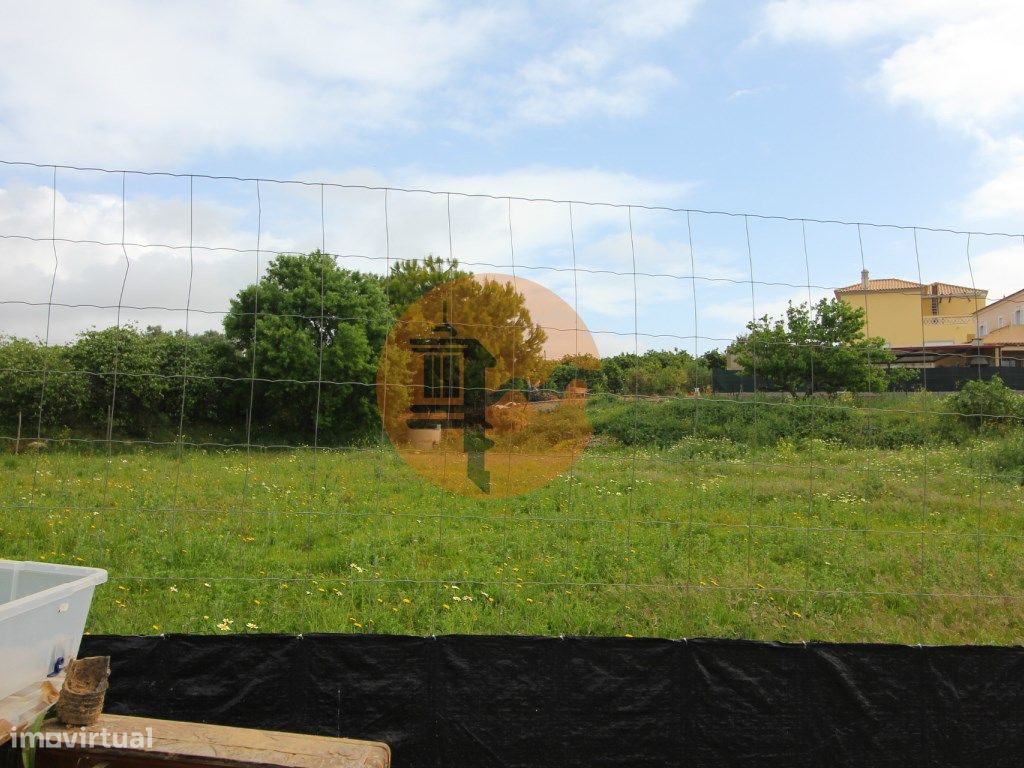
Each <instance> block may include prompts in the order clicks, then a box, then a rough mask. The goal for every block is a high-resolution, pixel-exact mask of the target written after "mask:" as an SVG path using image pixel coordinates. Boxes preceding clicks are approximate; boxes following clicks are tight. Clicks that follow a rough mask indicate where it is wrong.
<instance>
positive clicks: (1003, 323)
mask: <svg viewBox="0 0 1024 768" xmlns="http://www.w3.org/2000/svg"><path fill="white" fill-rule="evenodd" d="M999 327H1000V328H1005V327H1006V318H1005V317H1002V316H1000V318H999Z"/></svg>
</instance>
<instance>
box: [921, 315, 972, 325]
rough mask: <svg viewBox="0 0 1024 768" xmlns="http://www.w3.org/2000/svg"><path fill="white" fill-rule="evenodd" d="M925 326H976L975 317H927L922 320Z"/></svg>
mask: <svg viewBox="0 0 1024 768" xmlns="http://www.w3.org/2000/svg"><path fill="white" fill-rule="evenodd" d="M921 322H922V323H923V324H924V325H970V326H972V327H973V326H974V325H976V322H977V321H976V320H975V319H974V315H927V316H926V317H923V318H921Z"/></svg>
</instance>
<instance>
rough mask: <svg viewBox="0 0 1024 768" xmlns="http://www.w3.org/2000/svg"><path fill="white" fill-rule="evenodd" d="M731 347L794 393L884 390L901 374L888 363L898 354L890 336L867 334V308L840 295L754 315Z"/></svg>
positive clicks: (748, 367)
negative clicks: (892, 348)
mask: <svg viewBox="0 0 1024 768" xmlns="http://www.w3.org/2000/svg"><path fill="white" fill-rule="evenodd" d="M730 349H731V350H732V351H733V352H735V353H736V359H737V361H738V362H739V364H740V365H742V366H743V368H744V371H745V372H746V373H748V374H756V375H757V377H758V378H760V379H766V380H769V381H771V382H772V383H774V384H775V385H776V386H778V387H780V388H782V389H784V390H785V391H787V392H790V393H792V394H797V393H803V394H811V393H812V391H820V392H830V393H834V392H838V391H840V390H850V391H854V392H879V391H884V390H885V389H886V388H887V387H888V385H889V382H890V381H891V380H892V379H893V378H898V377H899V376H900V372H899V371H890V370H889V369H888V367H887V364H889V363H891V362H892V361H893V360H895V356H894V355H893V353H892V352H891V351H890V350H889V348H888V347H887V346H886V343H885V339H882V338H879V337H868V336H865V335H864V310H863V309H861V308H859V307H853V306H850V305H849V304H847V303H846V302H844V301H841V300H839V299H831V300H829V299H822V300H821V301H819V302H818V303H817V304H815V305H813V306H809V305H808V304H807V303H803V304H799V305H793V304H792V303H791V304H790V305H789V308H788V309H787V310H786V315H785V317H783V318H774V319H773V318H769V317H768V316H767V315H765V316H764V317H762V318H760V319H759V320H756V321H751V322H749V323H747V333H746V334H745V335H744V336H741V337H740V338H739V339H737V340H736V342H734V344H733V345H732V347H730Z"/></svg>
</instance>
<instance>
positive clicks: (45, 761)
mask: <svg viewBox="0 0 1024 768" xmlns="http://www.w3.org/2000/svg"><path fill="white" fill-rule="evenodd" d="M40 734H41V735H44V736H46V737H49V738H51V739H61V738H71V737H74V738H75V739H76V741H75V742H74V743H75V746H72V747H70V748H69V747H63V748H61V749H45V748H44V749H40V750H39V751H38V753H37V754H38V757H37V760H38V764H39V766H40V768H71V767H72V766H89V765H95V764H96V763H98V762H102V763H105V764H107V765H109V766H110V768H140V767H145V766H149V767H150V768H151V767H152V765H153V764H154V763H157V764H159V765H160V766H163V767H164V768H166V767H167V766H229V767H232V768H251V767H252V766H263V767H270V766H274V767H282V768H389V766H390V765H391V750H390V748H389V747H388V745H387V744H384V743H381V742H375V741H359V740H355V739H340V738H334V737H331V736H308V735H304V734H298V733H283V732H279V731H259V730H254V729H249V728H231V727H228V726H222V725H206V724H203V723H184V722H176V721H170V720H153V719H150V718H141V717H125V716H121V715H102V716H101V717H100V720H99V722H97V723H96V724H95V725H92V726H89V727H87V728H85V729H81V728H71V727H68V726H64V725H62V724H61V723H59V722H57V721H55V720H50V721H47V722H46V723H45V724H44V725H43V729H42V731H40ZM104 734H105V735H106V741H104V740H103V736H104ZM90 735H92V739H93V741H92V746H82V745H83V744H88V740H89V736H90ZM133 735H134V738H133ZM147 736H151V739H150V740H149V744H148V745H147V746H143V747H141V748H140V745H141V744H142V743H143V742H144V741H145V740H146V738H147ZM65 743H67V742H65Z"/></svg>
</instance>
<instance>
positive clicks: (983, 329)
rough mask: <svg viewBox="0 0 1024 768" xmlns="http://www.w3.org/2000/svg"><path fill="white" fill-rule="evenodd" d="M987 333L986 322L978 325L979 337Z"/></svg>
mask: <svg viewBox="0 0 1024 768" xmlns="http://www.w3.org/2000/svg"><path fill="white" fill-rule="evenodd" d="M987 335H988V326H987V325H985V324H984V323H982V324H981V325H979V326H978V337H979V338H984V337H985V336H987Z"/></svg>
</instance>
